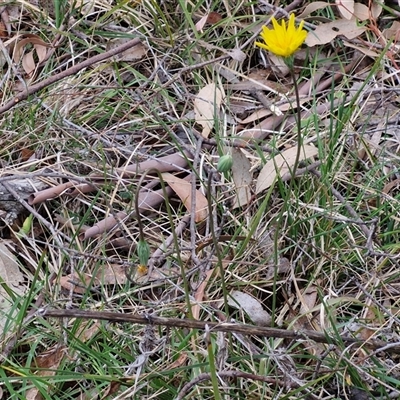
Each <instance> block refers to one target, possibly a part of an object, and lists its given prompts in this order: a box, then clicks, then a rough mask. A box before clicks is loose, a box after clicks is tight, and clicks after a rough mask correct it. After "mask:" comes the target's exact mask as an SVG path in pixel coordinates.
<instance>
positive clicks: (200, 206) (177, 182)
mask: <svg viewBox="0 0 400 400" xmlns="http://www.w3.org/2000/svg"><path fill="white" fill-rule="evenodd" d="M162 176H163V179H164V181H165V182H167V183H168V185H169V186H170V187H171V189H172V190H173V191H174V192H175V193H176V194H177V195H178V196H179V198H180V199H181V200H182V203H183V204H184V206H185V207H186V209H187V210H188V211H189V212H191V210H192V184H191V182H188V181H185V180H184V179H181V178H177V177H176V176H174V175H172V174H169V173H163V174H162ZM195 193H196V199H195V221H196V222H201V221H204V220H205V219H206V218H207V216H208V202H207V199H206V197H205V196H204V195H203V194H202V193H201V192H200V191H199V190H197V189H196V191H195Z"/></svg>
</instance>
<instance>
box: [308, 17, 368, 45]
mask: <svg viewBox="0 0 400 400" xmlns="http://www.w3.org/2000/svg"><path fill="white" fill-rule="evenodd" d="M366 30H367V28H366V27H365V26H359V25H358V22H357V21H356V19H351V20H347V19H338V20H336V21H332V22H328V23H326V24H321V25H318V26H317V28H316V29H315V30H314V31H312V32H310V34H309V35H308V36H307V38H306V40H305V43H306V44H307V46H309V47H313V46H316V45H319V44H327V43H329V42H331V41H332V40H333V39H335V38H336V37H337V36H339V35H343V36H345V37H346V38H347V39H355V38H356V37H358V36H360V35H361V34H362V33H364V32H365V31H366Z"/></svg>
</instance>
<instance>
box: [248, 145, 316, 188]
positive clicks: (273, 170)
mask: <svg viewBox="0 0 400 400" xmlns="http://www.w3.org/2000/svg"><path fill="white" fill-rule="evenodd" d="M296 154H297V146H295V147H292V148H290V149H288V150H285V151H283V152H282V153H281V154H278V155H276V156H275V157H274V158H272V159H271V160H269V161H268V162H267V163H266V164H265V165H264V167H263V169H262V170H261V172H260V175H259V176H258V179H257V184H256V193H257V194H258V193H260V192H262V191H263V190H265V189H268V188H269V187H270V186H271V185H272V184H273V183H274V182H275V179H276V177H277V176H278V175H279V176H281V177H282V176H283V175H285V174H286V173H287V172H290V169H291V168H292V167H293V165H294V163H295V160H296ZM317 154H318V149H317V148H316V147H313V146H309V145H304V146H303V148H302V150H301V152H300V159H299V161H303V160H306V159H307V158H310V157H313V156H316V155H317Z"/></svg>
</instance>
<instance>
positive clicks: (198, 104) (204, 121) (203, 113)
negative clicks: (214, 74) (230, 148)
mask: <svg viewBox="0 0 400 400" xmlns="http://www.w3.org/2000/svg"><path fill="white" fill-rule="evenodd" d="M221 103H222V92H221V90H220V89H219V88H218V86H217V85H216V84H215V83H210V84H208V85H206V86H204V87H203V88H202V89H200V91H199V93H198V94H197V96H196V99H195V101H194V114H195V120H196V122H197V123H198V124H199V125H201V126H202V127H203V130H202V132H201V135H202V136H203V137H204V138H208V136H209V135H210V132H211V130H212V129H213V127H214V123H215V120H216V119H217V118H218V113H219V109H220V107H221Z"/></svg>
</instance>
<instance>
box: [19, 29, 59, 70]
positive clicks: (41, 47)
mask: <svg viewBox="0 0 400 400" xmlns="http://www.w3.org/2000/svg"><path fill="white" fill-rule="evenodd" d="M28 45H33V50H31V51H26V46H28ZM49 47H51V45H50V44H48V43H46V42H44V41H43V40H42V39H41V38H40V37H39V36H37V35H26V37H25V38H23V39H21V40H20V41H19V42H18V43H17V44H16V46H15V49H14V55H13V58H14V61H15V62H16V63H18V62H19V61H21V60H22V67H23V69H24V71H25V72H26V74H27V75H28V76H29V77H31V76H32V74H33V72H34V71H35V69H36V67H37V65H38V64H40V63H41V62H43V61H44V60H45V59H46V56H47V49H48V48H49ZM34 53H36V56H37V59H38V61H39V62H38V63H36V61H35V58H34Z"/></svg>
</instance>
